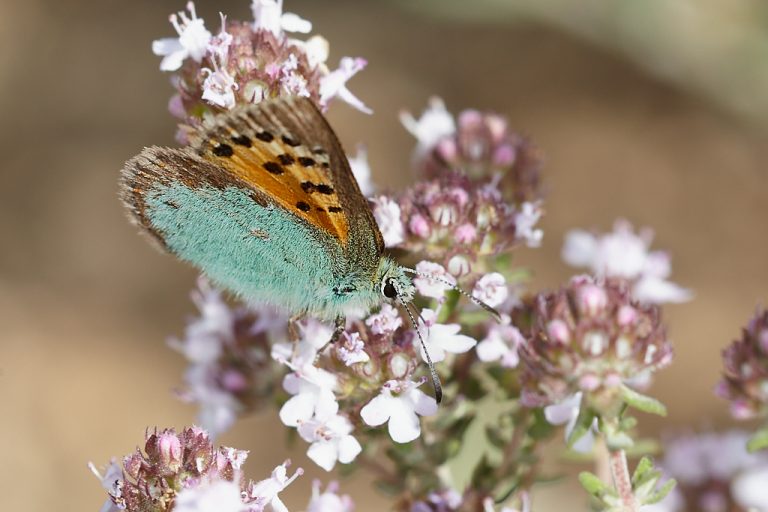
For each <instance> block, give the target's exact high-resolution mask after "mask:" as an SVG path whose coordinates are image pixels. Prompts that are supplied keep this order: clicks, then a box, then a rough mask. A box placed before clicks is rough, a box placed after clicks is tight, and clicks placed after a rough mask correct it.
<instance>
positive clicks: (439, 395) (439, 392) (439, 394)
mask: <svg viewBox="0 0 768 512" xmlns="http://www.w3.org/2000/svg"><path fill="white" fill-rule="evenodd" d="M398 301H399V302H400V304H401V305H402V306H403V308H404V309H405V312H406V313H408V318H410V319H411V324H412V325H413V329H414V330H415V331H416V336H418V337H419V342H420V343H421V349H422V351H423V352H424V357H425V359H426V360H427V365H428V366H429V374H430V375H431V376H432V387H434V388H435V401H436V402H437V403H438V404H439V403H440V402H441V401H442V400H443V387H442V386H441V385H440V377H438V375H437V370H435V365H434V364H433V363H432V358H431V357H429V351H427V345H426V344H425V343H424V338H422V337H421V332H420V331H419V325H418V324H417V323H416V319H415V318H414V316H413V313H411V310H410V309H408V303H407V302H405V301H404V300H403V299H402V298H400V297H398ZM419 317H421V315H419ZM422 321H423V319H422ZM424 325H426V323H425V324H424Z"/></svg>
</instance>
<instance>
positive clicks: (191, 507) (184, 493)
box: [173, 480, 247, 512]
mask: <svg viewBox="0 0 768 512" xmlns="http://www.w3.org/2000/svg"><path fill="white" fill-rule="evenodd" d="M245 510H247V507H246V505H245V504H244V503H243V500H242V498H241V495H240V486H239V485H237V484H236V483H235V482H229V481H227V480H217V481H215V482H212V483H210V484H205V483H204V484H201V485H198V486H197V487H189V488H185V489H182V490H181V492H179V494H177V495H176V499H175V501H174V505H173V511H174V512H244V511H245Z"/></svg>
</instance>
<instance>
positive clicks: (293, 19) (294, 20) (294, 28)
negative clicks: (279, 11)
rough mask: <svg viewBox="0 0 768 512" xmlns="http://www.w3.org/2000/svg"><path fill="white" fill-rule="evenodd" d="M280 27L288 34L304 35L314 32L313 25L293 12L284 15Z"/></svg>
mask: <svg viewBox="0 0 768 512" xmlns="http://www.w3.org/2000/svg"><path fill="white" fill-rule="evenodd" d="M280 25H281V26H282V27H283V30H285V31H286V32H300V33H302V34H308V33H310V32H312V23H310V22H309V21H307V20H305V19H304V18H302V17H300V16H299V15H298V14H294V13H292V12H286V13H285V14H283V16H282V17H281V18H280Z"/></svg>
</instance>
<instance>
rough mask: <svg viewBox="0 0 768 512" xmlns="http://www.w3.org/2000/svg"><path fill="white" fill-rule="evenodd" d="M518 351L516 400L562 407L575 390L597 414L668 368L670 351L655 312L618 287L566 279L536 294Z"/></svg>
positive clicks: (614, 283) (610, 283) (612, 283)
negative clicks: (520, 364) (551, 290)
mask: <svg viewBox="0 0 768 512" xmlns="http://www.w3.org/2000/svg"><path fill="white" fill-rule="evenodd" d="M530 315H531V319H530V332H528V333H527V338H528V342H527V343H526V344H524V345H523V346H522V348H521V355H522V360H523V362H524V363H525V364H524V372H523V385H524V390H523V397H522V398H523V401H524V402H525V403H526V404H528V405H531V406H545V405H551V404H556V403H559V402H562V401H563V400H565V399H566V398H568V397H570V396H572V395H574V394H575V393H577V392H579V391H581V392H583V393H584V397H585V398H586V399H587V401H588V403H589V404H590V406H591V407H596V408H598V409H600V410H607V408H610V407H613V406H616V405H617V404H618V403H620V395H621V390H622V387H623V386H624V385H627V384H629V385H631V384H633V383H636V382H637V381H638V380H640V379H643V380H646V379H647V378H648V377H649V376H650V374H651V373H653V372H655V371H656V370H658V369H660V368H662V367H664V366H666V365H668V364H669V363H670V361H671V359H672V346H671V344H670V342H669V341H668V340H667V337H666V334H665V331H664V327H663V326H662V324H661V321H660V311H659V309H658V307H656V306H648V305H641V304H639V303H637V302H634V301H633V300H632V299H631V297H630V293H629V290H628V288H627V286H626V285H625V283H622V282H617V281H610V280H609V281H603V280H596V279H594V278H591V277H589V276H577V277H574V278H573V279H572V280H571V281H570V283H569V284H568V285H567V286H566V287H564V288H562V289H561V290H560V291H558V292H555V293H549V294H541V295H539V296H538V297H537V298H536V300H535V304H534V305H533V306H532V308H531V311H530Z"/></svg>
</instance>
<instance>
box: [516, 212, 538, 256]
mask: <svg viewBox="0 0 768 512" xmlns="http://www.w3.org/2000/svg"><path fill="white" fill-rule="evenodd" d="M542 213H543V212H542V210H541V203H540V201H536V202H535V203H531V202H525V203H523V204H522V205H520V209H519V210H518V211H517V212H516V213H515V235H516V236H517V238H519V239H521V240H524V241H525V245H527V246H528V247H539V246H540V245H541V240H542V239H543V238H544V231H542V230H541V229H536V227H535V226H536V224H537V223H538V222H539V219H541V215H542Z"/></svg>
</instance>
